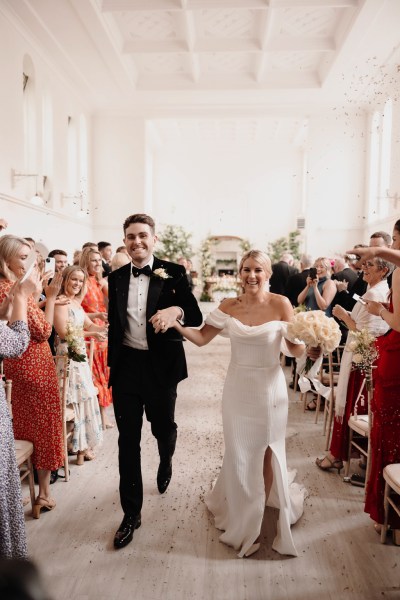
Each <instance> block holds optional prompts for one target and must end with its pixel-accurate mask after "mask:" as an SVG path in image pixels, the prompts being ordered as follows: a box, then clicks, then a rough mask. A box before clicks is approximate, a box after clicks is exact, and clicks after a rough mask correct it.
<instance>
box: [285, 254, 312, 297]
mask: <svg viewBox="0 0 400 600" xmlns="http://www.w3.org/2000/svg"><path fill="white" fill-rule="evenodd" d="M313 263H314V260H313V258H312V256H311V255H310V254H302V255H301V257H300V273H294V274H293V275H290V277H289V279H288V280H287V284H286V296H287V297H288V298H289V300H290V303H291V305H292V306H298V304H299V303H298V302H297V297H298V295H299V294H300V292H301V291H302V290H303V289H304V286H305V285H306V282H307V277H308V275H309V273H310V267H312V265H313Z"/></svg>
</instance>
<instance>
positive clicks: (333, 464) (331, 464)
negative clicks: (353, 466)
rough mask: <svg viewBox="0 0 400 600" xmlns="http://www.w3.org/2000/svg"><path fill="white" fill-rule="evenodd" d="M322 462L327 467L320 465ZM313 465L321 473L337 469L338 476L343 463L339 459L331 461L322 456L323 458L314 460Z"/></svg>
mask: <svg viewBox="0 0 400 600" xmlns="http://www.w3.org/2000/svg"><path fill="white" fill-rule="evenodd" d="M324 460H326V461H327V462H328V464H327V465H323V464H322V463H323V462H324ZM315 464H316V465H317V467H318V468H319V469H321V471H330V470H331V469H337V472H338V475H340V471H341V470H342V469H343V462H342V461H341V460H340V459H339V458H335V460H331V459H330V458H329V457H328V456H324V458H316V459H315Z"/></svg>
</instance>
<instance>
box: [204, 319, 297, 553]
mask: <svg viewBox="0 0 400 600" xmlns="http://www.w3.org/2000/svg"><path fill="white" fill-rule="evenodd" d="M206 323H208V324H209V325H212V326H213V327H217V328H218V329H221V330H224V331H223V332H221V333H222V334H223V335H227V336H229V338H230V340H231V350H232V354H231V361H230V364H229V367H228V372H227V375H226V380H225V386H224V391H223V396H222V420H223V429H224V441H225V455H224V459H223V463H222V467H221V471H220V474H219V476H218V478H217V481H216V483H215V485H214V487H213V489H212V490H211V492H210V493H209V494H208V495H207V496H206V498H205V502H206V504H207V507H208V508H209V510H210V511H211V512H212V513H213V514H214V517H215V525H216V527H217V528H218V529H221V530H223V532H224V533H223V534H222V535H221V536H220V540H221V542H224V543H225V544H228V545H229V546H233V547H234V548H235V549H236V550H238V551H239V554H238V556H239V557H243V556H244V555H245V554H246V552H247V551H248V550H249V549H250V548H251V546H252V545H253V544H254V542H255V541H256V539H257V538H258V537H259V535H260V530H261V524H262V520H263V516H264V510H265V491H264V479H263V461H264V453H265V450H266V449H267V448H268V446H269V447H270V448H271V450H272V468H273V485H272V489H271V493H270V496H269V498H268V502H267V504H268V506H273V507H275V508H279V519H278V528H277V535H276V537H275V539H274V542H273V545H272V547H273V549H274V550H276V551H277V552H279V553H280V554H289V555H292V556H297V551H296V548H295V545H294V542H293V538H292V534H291V531H290V525H291V524H293V523H295V522H296V521H297V520H298V519H299V518H300V516H301V515H302V513H303V504H304V496H305V488H304V487H303V486H299V485H298V484H296V483H294V482H293V481H291V482H289V477H288V472H287V467H286V450H285V432H286V423H287V414H288V396H287V388H286V381H285V378H284V374H283V371H282V368H281V366H280V351H281V345H282V350H283V351H284V352H285V353H286V354H289V352H287V349H286V350H285V348H284V346H285V344H284V340H283V336H284V335H285V334H286V328H287V323H284V322H282V321H270V322H269V323H265V324H263V325H256V326H249V325H244V324H243V323H241V322H240V321H238V320H237V319H235V318H233V317H231V316H229V315H227V314H226V313H224V312H222V311H221V310H219V309H218V308H217V309H215V310H214V311H213V312H212V313H210V315H208V317H207V319H206ZM291 475H292V477H291V478H292V479H293V478H294V475H295V473H293V472H292V473H291Z"/></svg>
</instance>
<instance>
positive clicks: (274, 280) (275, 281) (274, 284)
mask: <svg viewBox="0 0 400 600" xmlns="http://www.w3.org/2000/svg"><path fill="white" fill-rule="evenodd" d="M295 273H297V269H296V268H295V267H291V266H289V265H288V264H287V263H286V262H284V261H283V260H280V261H279V262H277V263H275V264H273V265H272V275H271V279H270V280H269V291H270V292H272V293H273V294H281V295H282V296H287V293H286V284H287V280H288V279H289V277H290V276H291V275H294V274H295Z"/></svg>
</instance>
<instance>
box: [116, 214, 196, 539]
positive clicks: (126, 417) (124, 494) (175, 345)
mask: <svg viewBox="0 0 400 600" xmlns="http://www.w3.org/2000/svg"><path fill="white" fill-rule="evenodd" d="M123 230H124V243H125V246H126V248H127V249H128V252H129V255H130V257H131V259H132V264H127V265H125V266H124V267H121V268H120V269H118V270H117V271H113V272H112V273H111V274H110V275H109V277H108V279H109V286H110V288H109V290H110V308H109V322H110V328H109V333H108V341H109V356H108V360H109V365H110V367H111V376H110V385H112V389H113V399H114V412H115V417H116V421H117V426H118V432H119V441H118V444H119V473H120V486H119V491H120V500H121V506H122V510H123V512H124V518H123V520H122V522H121V524H120V526H119V528H118V530H117V532H116V534H115V537H114V547H115V548H122V547H123V546H126V545H127V544H129V543H130V542H131V541H132V538H133V533H134V530H135V529H137V528H138V527H140V525H141V509H142V504H143V483H142V471H141V461H140V438H141V430H142V420H143V411H145V413H146V417H147V420H148V421H149V422H150V423H151V431H152V434H153V435H154V437H155V438H156V439H157V445H158V452H159V455H160V463H159V467H158V472H157V487H158V491H159V492H160V494H163V493H164V492H165V491H166V490H167V488H168V486H169V483H170V481H171V477H172V457H173V454H174V452H175V445H176V438H177V425H176V423H175V402H176V397H177V392H176V388H177V385H178V383H179V382H180V381H181V380H182V379H185V378H186V377H187V368H186V360H185V353H184V349H183V344H182V336H181V335H180V334H178V333H177V332H176V331H175V330H174V329H173V325H174V323H175V321H176V319H184V323H185V325H189V326H193V327H197V326H199V325H201V323H202V320H203V318H202V314H201V312H200V309H199V307H198V306H197V302H196V299H195V298H194V296H193V294H192V293H191V292H190V289H189V285H188V281H187V278H186V274H185V269H184V268H183V267H181V266H180V265H177V264H174V263H171V262H166V261H165V262H164V261H161V260H159V259H158V258H157V257H156V256H154V255H153V250H154V247H155V244H156V242H157V236H156V234H155V223H154V220H153V219H152V218H151V217H150V216H149V215H145V214H135V215H131V216H129V217H128V218H127V219H126V220H125V222H124V225H123ZM150 317H153V318H155V320H156V323H157V325H156V326H152V324H151V323H150V322H149V318H150ZM156 327H157V328H156ZM161 331H162V333H161Z"/></svg>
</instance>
